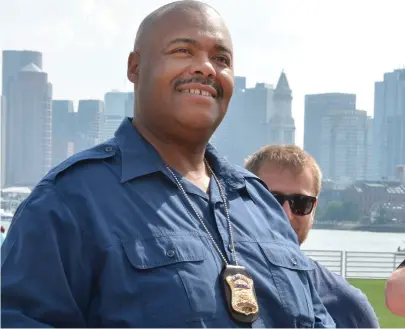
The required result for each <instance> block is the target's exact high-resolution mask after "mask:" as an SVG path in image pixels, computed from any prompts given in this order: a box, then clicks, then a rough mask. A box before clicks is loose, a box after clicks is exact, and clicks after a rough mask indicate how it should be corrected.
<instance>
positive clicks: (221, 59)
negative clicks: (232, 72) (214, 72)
mask: <svg viewBox="0 0 405 329" xmlns="http://www.w3.org/2000/svg"><path fill="white" fill-rule="evenodd" d="M215 59H216V60H217V61H218V62H221V63H224V64H226V65H229V64H230V62H231V61H230V60H229V58H228V57H226V56H217V57H215Z"/></svg>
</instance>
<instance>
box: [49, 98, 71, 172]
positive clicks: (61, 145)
mask: <svg viewBox="0 0 405 329" xmlns="http://www.w3.org/2000/svg"><path fill="white" fill-rule="evenodd" d="M75 129H76V127H75V124H74V107H73V101H70V100H54V101H53V102H52V166H56V165H58V164H59V163H61V162H62V161H63V160H65V159H66V158H67V157H68V156H69V142H71V143H73V142H74V138H75Z"/></svg>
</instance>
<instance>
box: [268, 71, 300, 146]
mask: <svg viewBox="0 0 405 329" xmlns="http://www.w3.org/2000/svg"><path fill="white" fill-rule="evenodd" d="M292 99H293V98H292V90H291V88H290V86H289V84H288V80H287V76H286V74H285V73H284V72H281V75H280V78H279V79H278V82H277V86H276V89H275V90H274V94H273V104H272V111H271V113H270V118H269V126H268V134H269V135H270V136H268V138H267V140H268V143H269V144H295V122H294V118H293V117H292Z"/></svg>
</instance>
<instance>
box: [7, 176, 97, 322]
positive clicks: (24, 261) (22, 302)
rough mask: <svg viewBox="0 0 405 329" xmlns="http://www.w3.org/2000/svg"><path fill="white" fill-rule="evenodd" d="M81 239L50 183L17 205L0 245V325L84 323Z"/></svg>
mask: <svg viewBox="0 0 405 329" xmlns="http://www.w3.org/2000/svg"><path fill="white" fill-rule="evenodd" d="M85 240H86V238H85V237H84V235H83V232H82V231H81V229H80V227H79V226H78V223H77V221H76V220H75V219H74V216H73V215H72V213H71V212H70V210H69V208H68V207H67V206H66V205H65V204H64V203H63V201H62V198H61V197H60V196H59V195H58V193H56V191H55V188H54V186H53V185H52V184H51V183H49V184H48V183H44V184H43V185H40V186H37V187H36V188H35V189H34V190H33V192H32V193H31V195H30V196H29V197H28V198H27V199H26V200H25V201H24V202H23V203H22V204H21V205H20V207H19V208H18V210H17V212H16V214H15V216H14V218H13V220H12V223H11V226H10V229H9V232H8V235H7V238H6V239H5V241H4V243H3V245H2V249H1V251H2V267H1V290H2V291H1V292H2V296H1V302H2V303H1V321H2V327H86V321H85V317H84V315H83V310H84V309H85V308H86V307H87V306H88V303H89V295H90V293H89V290H90V283H91V273H90V272H91V271H90V267H89V264H88V260H87V258H88V257H87V255H89V251H88V250H87V249H86V246H85V243H87V242H85Z"/></svg>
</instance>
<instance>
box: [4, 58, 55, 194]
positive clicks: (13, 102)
mask: <svg viewBox="0 0 405 329" xmlns="http://www.w3.org/2000/svg"><path fill="white" fill-rule="evenodd" d="M8 92H9V97H10V98H9V102H8V103H7V110H9V112H8V113H7V124H10V128H11V129H10V130H8V131H7V133H8V135H7V138H6V184H7V185H8V186H28V187H32V186H34V185H35V184H36V183H37V182H38V181H39V180H40V179H41V178H42V176H44V175H45V174H46V173H47V171H48V170H49V169H50V168H51V161H52V159H51V155H52V112H51V107H52V85H51V84H50V83H48V75H47V74H46V73H45V72H43V71H42V70H41V69H40V68H39V67H38V66H36V65H35V64H34V63H30V64H28V65H27V66H25V67H24V68H22V69H21V70H20V71H19V72H18V74H17V75H16V76H15V77H14V78H13V81H12V82H11V84H10V86H9V91H8Z"/></svg>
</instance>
